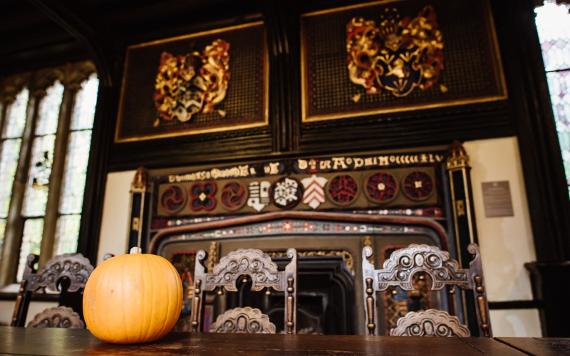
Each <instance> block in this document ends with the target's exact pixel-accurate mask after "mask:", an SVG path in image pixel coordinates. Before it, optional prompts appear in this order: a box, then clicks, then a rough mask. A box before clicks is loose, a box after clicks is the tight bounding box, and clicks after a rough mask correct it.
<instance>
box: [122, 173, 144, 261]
mask: <svg viewBox="0 0 570 356" xmlns="http://www.w3.org/2000/svg"><path fill="white" fill-rule="evenodd" d="M147 192H148V175H147V172H146V170H145V169H144V167H139V168H138V169H137V172H136V173H135V177H134V179H133V182H132V183H131V191H130V193H131V209H130V210H131V218H130V227H129V247H128V249H127V251H128V250H129V249H130V248H131V247H134V246H138V247H140V248H141V249H142V250H143V251H145V250H146V241H143V238H142V234H143V230H144V227H145V226H146V221H145V209H146V207H147V206H148V194H147Z"/></svg>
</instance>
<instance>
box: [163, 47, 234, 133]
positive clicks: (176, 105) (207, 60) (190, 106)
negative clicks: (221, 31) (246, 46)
mask: <svg viewBox="0 0 570 356" xmlns="http://www.w3.org/2000/svg"><path fill="white" fill-rule="evenodd" d="M229 63H230V44H229V43H228V42H226V41H224V40H221V39H217V40H215V41H213V42H212V43H211V44H209V45H208V46H206V47H205V48H204V51H203V53H200V52H198V51H195V52H192V53H190V54H185V55H178V56H175V55H173V54H171V53H168V52H163V53H162V55H161V58H160V65H159V67H158V74H157V75H156V81H155V86H154V87H155V92H154V103H155V106H156V109H157V111H158V113H159V115H160V118H161V119H163V120H167V121H172V120H174V119H176V120H178V121H180V122H186V121H189V120H190V119H191V118H192V116H193V115H195V114H198V113H205V114H206V113H211V112H213V111H214V107H215V105H216V104H219V103H221V102H222V101H223V100H224V98H225V97H226V92H227V90H228V83H229V79H230V65H229ZM219 113H220V115H221V116H225V112H223V111H219ZM159 123H160V121H159V120H157V122H156V123H155V125H158V124H159Z"/></svg>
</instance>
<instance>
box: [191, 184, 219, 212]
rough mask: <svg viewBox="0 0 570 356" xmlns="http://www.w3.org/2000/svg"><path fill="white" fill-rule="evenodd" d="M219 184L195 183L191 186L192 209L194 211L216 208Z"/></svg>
mask: <svg viewBox="0 0 570 356" xmlns="http://www.w3.org/2000/svg"><path fill="white" fill-rule="evenodd" d="M217 190H218V186H217V185H216V183H215V182H202V183H194V184H192V186H191V187H190V209H192V211H200V210H206V211H211V210H214V209H215V208H216V191H217Z"/></svg>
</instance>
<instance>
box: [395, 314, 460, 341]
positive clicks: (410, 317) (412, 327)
mask: <svg viewBox="0 0 570 356" xmlns="http://www.w3.org/2000/svg"><path fill="white" fill-rule="evenodd" d="M390 335H391V336H447V337H452V336H459V337H469V336H470V335H471V333H470V332H469V329H468V328H467V327H465V326H464V325H463V324H461V322H460V321H459V319H458V318H457V317H456V316H452V315H449V314H448V313H446V312H445V311H442V310H437V309H428V310H424V311H420V312H409V313H408V314H406V316H404V317H403V318H400V319H398V325H397V326H396V327H395V328H394V329H392V330H390Z"/></svg>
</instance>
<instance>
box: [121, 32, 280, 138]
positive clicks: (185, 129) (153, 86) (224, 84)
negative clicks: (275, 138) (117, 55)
mask: <svg viewBox="0 0 570 356" xmlns="http://www.w3.org/2000/svg"><path fill="white" fill-rule="evenodd" d="M268 70H269V69H268V59H267V52H266V48H265V30H264V27H263V24H262V23H261V22H257V23H252V24H246V25H240V26H234V27H228V28H223V29H218V30H212V31H207V32H201V33H195V34H190V35H185V36H180V37H174V38H168V39H163V40H158V41H155V42H148V43H142V44H139V45H134V46H131V47H129V48H128V50H127V59H126V63H125V72H124V77H123V86H122V92H121V102H120V107H119V114H118V120H117V129H116V135H115V141H116V142H127V141H140V140H148V139H153V138H161V137H173V136H180V135H194V134H201V133H208V132H220V131H226V130H236V129H244V128H252V127H258V126H265V125H267V122H268V102H267V101H268V95H267V92H268Z"/></svg>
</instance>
